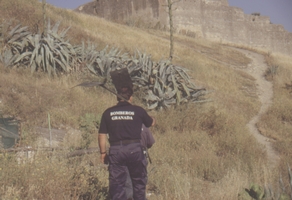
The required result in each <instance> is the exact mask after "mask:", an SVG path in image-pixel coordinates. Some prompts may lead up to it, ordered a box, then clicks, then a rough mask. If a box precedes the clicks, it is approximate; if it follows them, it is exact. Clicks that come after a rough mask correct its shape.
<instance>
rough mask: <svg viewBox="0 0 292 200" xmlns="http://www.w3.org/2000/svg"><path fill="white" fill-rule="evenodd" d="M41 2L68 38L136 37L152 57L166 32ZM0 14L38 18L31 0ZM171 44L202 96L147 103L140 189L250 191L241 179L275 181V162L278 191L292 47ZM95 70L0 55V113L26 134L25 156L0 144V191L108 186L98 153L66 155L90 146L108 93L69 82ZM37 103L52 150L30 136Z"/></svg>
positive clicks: (68, 194) (101, 192)
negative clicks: (13, 62) (43, 65)
mask: <svg viewBox="0 0 292 200" xmlns="http://www.w3.org/2000/svg"><path fill="white" fill-rule="evenodd" d="M46 9H47V17H48V18H50V20H51V23H52V24H54V23H56V22H57V21H59V20H61V25H60V28H61V29H62V28H67V27H69V26H70V27H71V28H70V29H69V31H68V33H67V37H68V38H70V42H71V43H74V44H81V43H82V41H85V42H87V41H90V42H91V43H92V44H94V45H96V48H97V49H98V50H102V49H104V48H105V47H106V46H107V45H108V46H109V47H110V48H111V47H115V48H119V49H120V50H121V51H122V52H126V53H128V54H131V55H132V54H135V51H136V50H137V49H138V50H139V51H141V52H145V53H146V54H151V58H152V59H153V61H156V62H159V61H160V60H163V59H166V58H167V57H168V54H169V36H168V32H164V31H160V30H154V29H145V28H143V29H140V28H137V27H129V26H124V25H121V24H116V23H112V22H110V21H106V20H105V19H102V18H98V17H94V16H89V15H85V14H81V13H76V12H74V11H69V10H63V9H59V8H55V7H52V6H47V8H46ZM0 18H1V20H2V21H9V19H13V20H11V23H12V24H13V25H17V24H18V23H21V24H23V25H26V26H28V27H29V28H30V29H31V30H43V24H42V19H43V15H42V5H41V3H40V2H38V1H36V0H27V1H25V2H24V1H23V0H15V1H8V0H2V1H0ZM174 45H175V53H174V57H173V61H172V62H173V63H174V64H175V65H177V66H181V67H183V68H185V69H188V74H189V76H190V77H191V78H192V82H194V83H195V84H196V85H198V86H200V87H203V88H206V90H207V91H208V92H209V93H208V94H207V96H206V97H207V98H208V99H210V100H211V101H209V102H205V103H196V104H186V105H181V106H176V107H172V108H170V109H167V110H161V111H149V112H150V113H151V115H153V116H154V117H155V118H156V121H157V125H156V126H155V127H153V128H152V129H151V130H152V132H153V133H154V137H155V139H156V143H155V145H154V146H153V148H152V149H150V156H151V159H152V164H150V165H149V168H148V171H149V184H148V185H149V188H148V199H149V200H151V199H153V200H155V199H186V200H187V199H199V200H201V199H202V200H203V199H212V200H214V199H215V200H216V199H218V200H219V199H224V200H225V199H227V200H229V199H230V200H234V199H250V197H249V195H248V194H247V193H246V192H245V191H246V190H245V189H249V188H250V185H251V184H252V183H256V184H259V185H260V186H262V187H263V186H268V185H270V186H272V189H273V191H281V190H280V189H279V190H278V187H279V184H278V177H279V174H281V175H282V177H283V181H284V182H285V184H286V186H287V187H286V188H287V190H286V191H288V192H287V193H288V194H290V193H291V192H290V190H289V188H288V185H289V184H288V180H289V177H288V175H287V164H289V165H290V166H291V165H292V160H291V153H292V148H291V143H292V136H291V135H290V134H289V133H291V131H292V116H291V113H292V110H291V109H292V105H291V104H292V102H291V93H289V92H290V90H289V87H288V86H289V84H291V77H292V76H291V75H292V64H291V63H292V58H291V57H289V56H285V55H282V54H277V53H273V52H267V51H263V50H262V49H256V48H253V49H247V48H243V46H240V45H238V44H229V45H222V44H220V43H216V42H212V41H208V40H203V39H199V38H193V37H188V36H185V35H179V34H176V35H175V36H174ZM0 51H3V46H1V48H0ZM99 79H100V77H98V76H95V75H93V74H91V73H89V71H88V70H87V69H86V68H80V69H76V70H72V71H71V72H70V73H63V74H59V75H58V76H53V77H49V76H48V75H47V74H46V73H44V72H42V71H41V70H40V71H38V72H35V73H31V71H30V69H29V68H28V66H22V67H21V66H19V67H17V66H14V67H10V68H8V67H5V66H4V65H3V64H2V63H0V100H1V101H0V102H1V103H0V111H1V112H0V114H1V115H2V116H3V117H14V118H16V119H18V120H20V122H21V130H20V135H21V141H20V143H19V144H18V148H22V149H23V148H24V147H26V148H27V147H28V146H30V147H31V150H28V151H26V152H25V153H24V155H28V154H33V153H34V156H33V158H34V159H28V158H27V157H28V156H24V157H23V156H22V157H21V156H20V152H18V153H17V154H16V153H15V152H8V151H2V153H1V155H0V177H1V179H0V184H1V185H3V187H1V188H0V199H107V198H108V196H107V189H108V182H107V181H108V180H107V175H108V174H107V173H108V172H107V170H106V168H104V166H102V165H100V163H99V162H100V161H99V155H98V154H96V153H93V154H86V155H83V156H77V157H69V156H68V155H70V153H72V152H74V151H75V150H79V149H84V148H95V147H97V130H96V128H95V126H96V125H98V123H99V120H100V116H101V114H102V112H103V111H104V110H105V109H106V108H107V107H109V106H112V105H114V104H115V103H116V98H115V96H114V95H112V94H111V93H109V92H107V91H106V90H104V89H103V88H100V87H95V88H82V87H76V88H72V87H73V86H75V85H77V84H79V83H81V82H83V81H87V80H99ZM286 86H287V87H286ZM109 87H112V86H111V85H109ZM271 90H272V91H271ZM135 93H136V95H135V104H138V105H141V106H143V107H145V108H146V106H145V104H144V103H143V101H142V99H141V97H140V96H139V91H138V90H137V91H135ZM48 114H50V125H51V126H52V129H53V130H55V133H56V134H57V133H60V132H58V131H61V132H62V133H64V137H62V138H61V139H59V141H55V142H54V145H53V147H55V148H54V149H53V151H52V148H48V147H49V146H48V140H44V139H43V138H42V137H40V135H43V134H42V131H41V130H44V129H47V128H48V124H49V123H48ZM254 117H257V119H256V120H255V121H253V122H251V121H252V120H253V119H254ZM248 124H250V125H249V126H247V125H248ZM39 128H41V129H39ZM57 130H58V131H57ZM254 131H256V134H260V135H262V136H264V139H263V140H261V139H258V138H257V137H255V136H254V135H253V134H254ZM251 133H252V134H251ZM40 138H41V139H40ZM267 150H268V151H267ZM273 156H277V162H276V163H274V162H273V160H275V159H274V158H275V157H273ZM271 163H274V164H273V165H271ZM56 180H58V181H56ZM277 194H279V192H278V193H277Z"/></svg>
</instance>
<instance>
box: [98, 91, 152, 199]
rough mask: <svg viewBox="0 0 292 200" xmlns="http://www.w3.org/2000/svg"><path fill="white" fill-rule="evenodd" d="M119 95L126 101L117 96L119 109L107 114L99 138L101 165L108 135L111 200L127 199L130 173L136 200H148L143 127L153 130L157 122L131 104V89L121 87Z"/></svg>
mask: <svg viewBox="0 0 292 200" xmlns="http://www.w3.org/2000/svg"><path fill="white" fill-rule="evenodd" d="M118 95H119V96H122V97H123V99H121V98H120V97H119V96H118V103H117V105H115V106H113V107H110V108H108V109H106V110H105V111H104V113H103V115H102V118H101V123H100V128H99V135H98V141H99V148H100V154H101V162H102V163H104V161H105V157H106V141H107V134H108V140H109V144H110V148H109V155H108V159H109V194H110V198H111V199H112V200H126V199H127V195H126V191H125V184H126V180H127V170H128V172H129V174H130V177H131V181H132V184H133V198H134V200H145V199H146V184H147V169H146V167H147V160H146V157H145V155H144V154H143V148H142V145H141V143H140V140H141V127H142V124H144V125H145V126H146V127H150V126H153V125H154V124H155V120H154V118H152V117H150V116H149V115H148V113H147V112H146V110H144V109H143V108H142V107H140V106H135V105H132V104H131V102H132V100H133V97H132V95H133V90H132V88H131V87H122V88H121V89H120V90H119V91H118ZM124 99H125V100H124ZM126 100H127V101H126Z"/></svg>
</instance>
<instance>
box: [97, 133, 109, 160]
mask: <svg viewBox="0 0 292 200" xmlns="http://www.w3.org/2000/svg"><path fill="white" fill-rule="evenodd" d="M106 140H107V134H105V133H99V134H98V145H99V152H100V161H101V163H102V164H104V159H105V157H106Z"/></svg>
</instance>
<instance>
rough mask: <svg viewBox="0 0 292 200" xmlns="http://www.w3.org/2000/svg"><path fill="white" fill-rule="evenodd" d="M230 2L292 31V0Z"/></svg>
mask: <svg viewBox="0 0 292 200" xmlns="http://www.w3.org/2000/svg"><path fill="white" fill-rule="evenodd" d="M40 1H41V0H40ZM46 1H47V3H49V4H52V5H54V6H56V7H60V8H67V9H75V8H77V7H78V6H80V5H83V4H85V3H88V2H91V1H94V0H46ZM228 3H229V5H230V6H233V7H239V8H241V9H242V10H243V12H244V13H245V14H251V13H260V14H261V15H262V16H268V17H270V21H271V22H272V23H273V24H282V25H283V26H284V28H285V29H286V30H287V31H289V32H291V33H292V0H228Z"/></svg>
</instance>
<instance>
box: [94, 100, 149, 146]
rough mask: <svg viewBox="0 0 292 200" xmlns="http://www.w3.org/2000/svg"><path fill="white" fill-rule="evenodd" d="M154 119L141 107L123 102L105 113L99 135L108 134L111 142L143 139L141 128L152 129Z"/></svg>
mask: <svg viewBox="0 0 292 200" xmlns="http://www.w3.org/2000/svg"><path fill="white" fill-rule="evenodd" d="M152 122H153V119H152V118H151V117H150V116H149V115H148V113H147V112H146V110H144V109H143V108H142V107H140V106H135V105H132V104H130V103H128V102H124V101H121V102H119V103H118V104H117V105H116V106H113V107H111V108H108V109H107V110H106V111H104V113H103V115H102V118H101V122H100V128H99V133H108V134H109V142H117V141H121V140H134V139H141V127H142V124H144V125H145V126H146V127H150V126H151V124H152Z"/></svg>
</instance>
